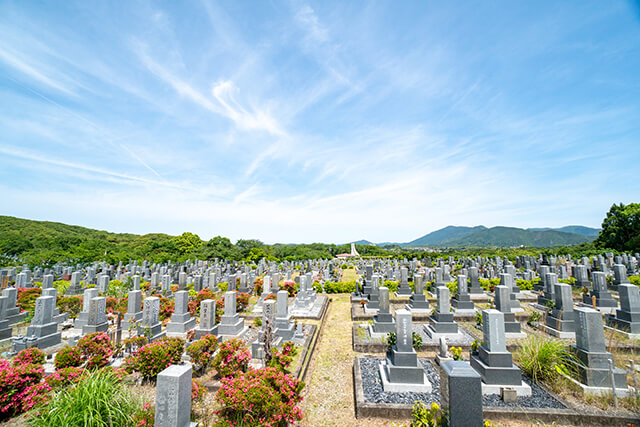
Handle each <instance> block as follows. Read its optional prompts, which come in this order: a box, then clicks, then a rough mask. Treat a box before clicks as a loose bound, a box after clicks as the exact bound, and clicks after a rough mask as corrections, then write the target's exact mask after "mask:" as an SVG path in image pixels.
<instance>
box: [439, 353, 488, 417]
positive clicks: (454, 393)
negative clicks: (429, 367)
mask: <svg viewBox="0 0 640 427" xmlns="http://www.w3.org/2000/svg"><path fill="white" fill-rule="evenodd" d="M440 366H441V368H440V396H441V397H440V402H441V407H442V408H443V409H445V410H447V411H448V413H449V426H450V427H482V425H483V422H484V421H483V417H482V377H481V376H480V374H478V373H477V372H476V371H475V370H474V369H473V368H472V367H471V366H470V365H469V364H468V363H467V362H464V361H462V360H450V361H446V362H442V364H441V365H440Z"/></svg>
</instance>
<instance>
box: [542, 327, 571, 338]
mask: <svg viewBox="0 0 640 427" xmlns="http://www.w3.org/2000/svg"><path fill="white" fill-rule="evenodd" d="M540 326H542V327H543V328H544V331H545V332H546V333H547V334H549V335H551V336H554V337H558V338H561V339H571V338H573V339H575V337H576V333H575V332H570V331H559V330H557V329H554V328H552V327H551V326H549V325H540Z"/></svg>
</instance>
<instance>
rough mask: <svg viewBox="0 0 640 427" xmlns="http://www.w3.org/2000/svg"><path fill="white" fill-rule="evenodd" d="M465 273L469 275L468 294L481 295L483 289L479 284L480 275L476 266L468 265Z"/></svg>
mask: <svg viewBox="0 0 640 427" xmlns="http://www.w3.org/2000/svg"><path fill="white" fill-rule="evenodd" d="M467 274H468V275H469V284H470V285H471V286H470V287H469V294H471V295H482V294H484V289H482V286H480V276H479V273H478V267H469V269H468V270H467Z"/></svg>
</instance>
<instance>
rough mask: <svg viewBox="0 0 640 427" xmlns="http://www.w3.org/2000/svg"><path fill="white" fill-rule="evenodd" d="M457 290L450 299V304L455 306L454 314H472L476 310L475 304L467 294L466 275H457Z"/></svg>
mask: <svg viewBox="0 0 640 427" xmlns="http://www.w3.org/2000/svg"><path fill="white" fill-rule="evenodd" d="M457 280H458V292H457V293H456V296H455V298H453V299H452V300H451V305H452V306H453V307H454V308H455V311H454V312H455V314H460V315H463V314H473V313H475V312H476V308H475V304H474V303H473V301H472V300H471V296H470V295H469V289H468V285H467V276H465V275H458V277H457Z"/></svg>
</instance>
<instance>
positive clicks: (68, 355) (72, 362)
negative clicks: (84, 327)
mask: <svg viewBox="0 0 640 427" xmlns="http://www.w3.org/2000/svg"><path fill="white" fill-rule="evenodd" d="M54 364H55V365H56V369H63V368H70V367H76V366H80V365H82V351H81V350H80V349H79V348H78V347H65V348H63V349H62V350H60V351H59V352H58V353H56V359H55V361H54Z"/></svg>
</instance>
